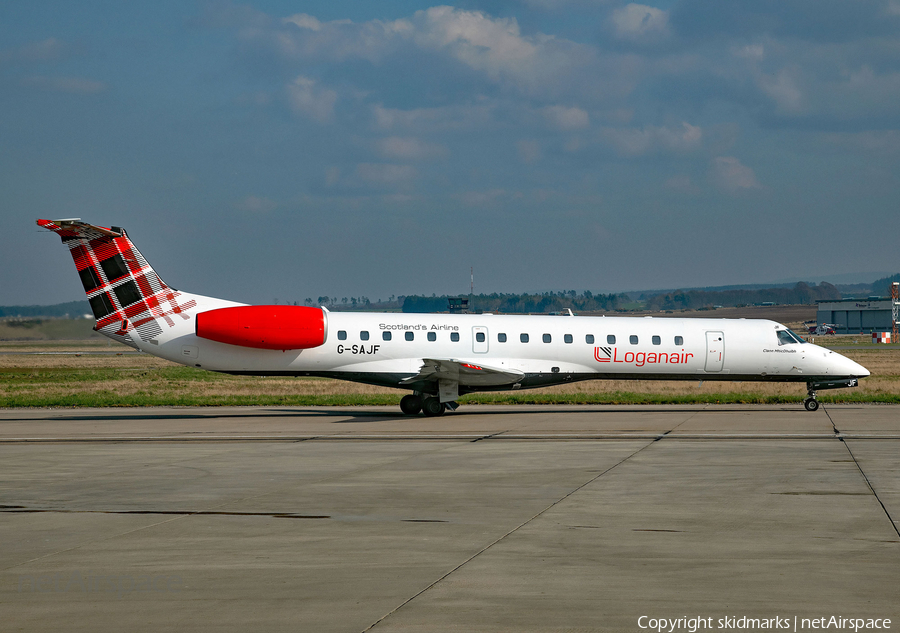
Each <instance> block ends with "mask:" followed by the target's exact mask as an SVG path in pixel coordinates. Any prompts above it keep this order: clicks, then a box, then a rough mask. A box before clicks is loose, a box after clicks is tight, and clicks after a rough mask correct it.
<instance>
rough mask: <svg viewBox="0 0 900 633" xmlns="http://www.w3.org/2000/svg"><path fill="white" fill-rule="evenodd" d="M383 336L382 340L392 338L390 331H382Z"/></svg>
mask: <svg viewBox="0 0 900 633" xmlns="http://www.w3.org/2000/svg"><path fill="white" fill-rule="evenodd" d="M381 338H382V340H385V341H389V340H391V333H390V332H382V333H381Z"/></svg>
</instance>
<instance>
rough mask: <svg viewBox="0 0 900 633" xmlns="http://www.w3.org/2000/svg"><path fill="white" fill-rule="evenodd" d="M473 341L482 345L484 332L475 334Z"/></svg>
mask: <svg viewBox="0 0 900 633" xmlns="http://www.w3.org/2000/svg"><path fill="white" fill-rule="evenodd" d="M475 340H476V341H478V342H479V343H484V332H476V333H475Z"/></svg>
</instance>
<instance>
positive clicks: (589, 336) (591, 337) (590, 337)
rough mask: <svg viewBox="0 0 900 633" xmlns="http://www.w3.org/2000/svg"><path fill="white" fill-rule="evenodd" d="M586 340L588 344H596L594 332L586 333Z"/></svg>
mask: <svg viewBox="0 0 900 633" xmlns="http://www.w3.org/2000/svg"><path fill="white" fill-rule="evenodd" d="M584 342H585V343H587V344H588V345H593V344H594V335H593V334H585V335H584Z"/></svg>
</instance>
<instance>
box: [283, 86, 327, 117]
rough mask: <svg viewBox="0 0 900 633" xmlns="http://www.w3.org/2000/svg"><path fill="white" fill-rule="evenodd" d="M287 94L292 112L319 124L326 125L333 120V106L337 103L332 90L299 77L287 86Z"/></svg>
mask: <svg viewBox="0 0 900 633" xmlns="http://www.w3.org/2000/svg"><path fill="white" fill-rule="evenodd" d="M287 92H288V101H289V103H290V105H291V108H292V109H293V110H294V112H297V113H299V114H303V115H304V116H307V117H309V118H311V119H314V120H316V121H318V122H320V123H328V122H330V121H331V120H332V119H333V118H334V104H335V102H336V101H337V93H336V92H335V91H334V90H330V89H328V88H322V87H321V86H319V85H318V84H317V82H316V81H315V80H314V79H309V78H308V77H303V76H300V77H297V78H296V79H295V80H294V81H293V82H291V83H290V84H288V87H287Z"/></svg>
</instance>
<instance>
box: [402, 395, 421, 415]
mask: <svg viewBox="0 0 900 633" xmlns="http://www.w3.org/2000/svg"><path fill="white" fill-rule="evenodd" d="M400 410H401V411H403V413H405V414H406V415H415V414H417V413H418V412H419V411H421V410H422V398H420V397H419V396H416V395H413V394H409V395H406V396H403V397H402V398H400Z"/></svg>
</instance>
